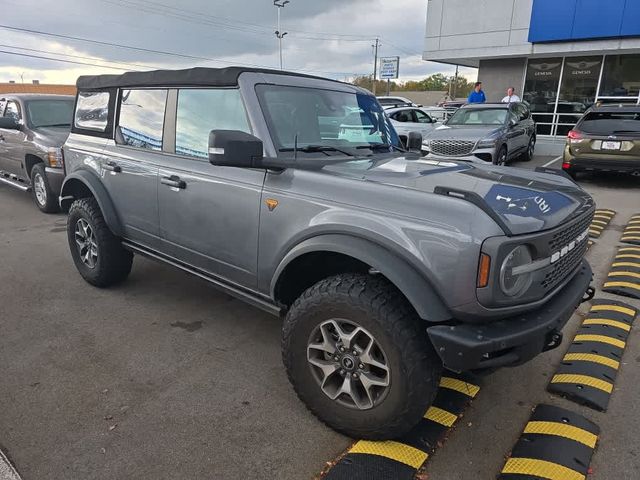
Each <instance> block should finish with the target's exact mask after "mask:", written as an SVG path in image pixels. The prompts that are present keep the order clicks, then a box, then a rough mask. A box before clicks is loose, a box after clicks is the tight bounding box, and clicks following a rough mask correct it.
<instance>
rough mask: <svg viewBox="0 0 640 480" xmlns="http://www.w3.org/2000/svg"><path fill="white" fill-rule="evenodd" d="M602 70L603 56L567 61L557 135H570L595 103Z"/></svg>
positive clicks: (569, 58) (558, 110) (568, 58)
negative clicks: (570, 131)
mask: <svg viewBox="0 0 640 480" xmlns="http://www.w3.org/2000/svg"><path fill="white" fill-rule="evenodd" d="M601 68H602V56H594V57H567V58H566V59H565V61H564V71H563V74H562V81H561V82H560V96H559V98H558V107H557V110H556V113H558V114H560V115H558V116H557V122H558V128H557V131H556V135H566V134H567V133H569V130H571V129H572V128H573V127H574V125H575V124H576V123H578V120H580V117H582V114H583V113H584V112H585V111H586V110H587V108H589V107H590V106H592V105H593V104H594V103H595V100H596V91H597V90H598V79H599V78H600V69H601ZM563 124H564V125H563ZM567 124H569V125H567Z"/></svg>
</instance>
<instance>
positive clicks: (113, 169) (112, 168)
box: [102, 162, 122, 173]
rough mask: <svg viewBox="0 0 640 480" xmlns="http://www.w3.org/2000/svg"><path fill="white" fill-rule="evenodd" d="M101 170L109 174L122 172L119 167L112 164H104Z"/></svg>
mask: <svg viewBox="0 0 640 480" xmlns="http://www.w3.org/2000/svg"><path fill="white" fill-rule="evenodd" d="M102 168H104V169H105V170H109V171H110V172H113V173H120V172H122V167H121V166H120V165H117V164H116V163H114V162H106V163H105V164H104V165H103V166H102Z"/></svg>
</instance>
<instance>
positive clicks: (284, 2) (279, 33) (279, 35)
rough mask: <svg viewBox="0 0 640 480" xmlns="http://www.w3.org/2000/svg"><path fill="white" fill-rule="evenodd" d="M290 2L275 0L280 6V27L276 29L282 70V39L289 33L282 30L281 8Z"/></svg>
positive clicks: (277, 5)
mask: <svg viewBox="0 0 640 480" xmlns="http://www.w3.org/2000/svg"><path fill="white" fill-rule="evenodd" d="M287 3H289V0H273V4H274V5H275V6H276V7H277V8H278V29H277V30H276V37H278V49H279V51H280V70H282V39H283V38H284V36H285V35H286V34H287V32H283V31H281V30H280V10H281V9H282V8H284V6H285V5H286V4H287Z"/></svg>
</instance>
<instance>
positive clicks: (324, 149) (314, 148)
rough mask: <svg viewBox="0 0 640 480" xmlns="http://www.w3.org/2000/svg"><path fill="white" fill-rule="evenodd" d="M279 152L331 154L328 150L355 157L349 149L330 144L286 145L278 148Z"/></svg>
mask: <svg viewBox="0 0 640 480" xmlns="http://www.w3.org/2000/svg"><path fill="white" fill-rule="evenodd" d="M278 151H279V152H295V151H298V152H305V153H324V154H325V155H329V153H328V152H338V153H342V154H343V155H346V156H348V157H355V155H354V154H353V153H351V152H349V151H347V150H342V149H340V148H336V147H332V146H329V145H305V146H304V147H298V148H297V149H296V148H293V147H286V148H281V149H279V150H278Z"/></svg>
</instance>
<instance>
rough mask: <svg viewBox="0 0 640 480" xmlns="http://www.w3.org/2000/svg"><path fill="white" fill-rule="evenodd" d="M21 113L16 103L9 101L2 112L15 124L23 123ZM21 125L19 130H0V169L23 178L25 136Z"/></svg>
mask: <svg viewBox="0 0 640 480" xmlns="http://www.w3.org/2000/svg"><path fill="white" fill-rule="evenodd" d="M23 115H24V114H23V112H22V109H21V108H20V105H19V104H18V102H15V101H13V100H10V101H8V102H7V106H6V109H5V112H4V116H5V117H13V118H14V119H15V120H16V121H17V122H20V123H23V121H24V120H23V118H24V117H23ZM23 128H24V126H23V125H20V129H19V130H13V129H8V128H3V129H0V143H1V144H2V160H0V161H1V162H2V164H0V169H1V170H4V171H5V172H9V173H13V174H15V175H17V176H19V177H22V178H24V177H25V174H24V173H23V171H24V169H23V165H24V142H25V141H26V138H27V136H26V135H25V133H24V132H23V131H22V130H23Z"/></svg>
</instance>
